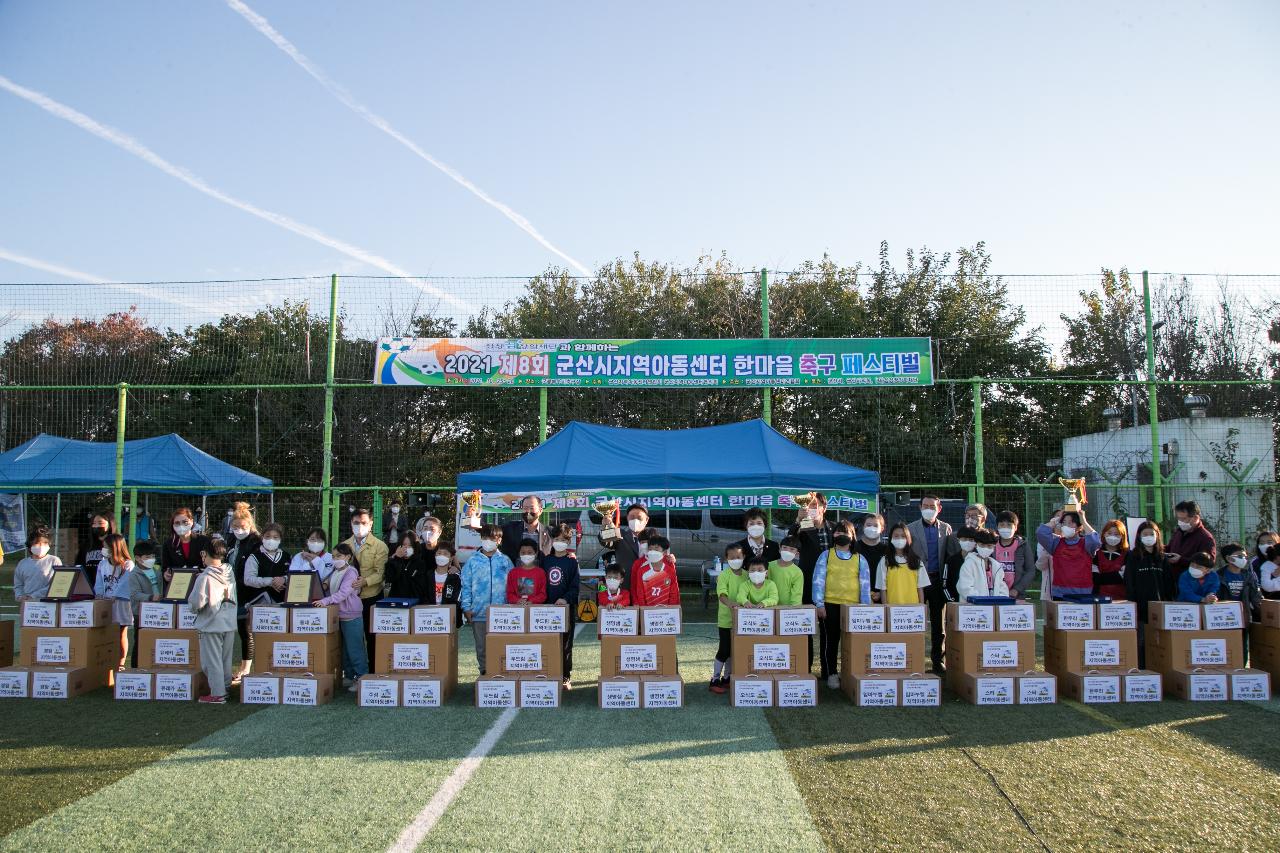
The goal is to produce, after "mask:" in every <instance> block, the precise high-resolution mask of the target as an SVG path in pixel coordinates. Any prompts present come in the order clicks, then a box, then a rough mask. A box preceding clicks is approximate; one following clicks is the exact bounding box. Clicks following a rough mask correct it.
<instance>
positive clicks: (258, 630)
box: [240, 605, 342, 705]
mask: <svg viewBox="0 0 1280 853" xmlns="http://www.w3.org/2000/svg"><path fill="white" fill-rule="evenodd" d="M249 627H250V630H252V631H253V672H252V673H251V674H249V675H246V676H245V677H244V678H242V679H241V680H240V701H241V702H242V703H244V704H246V705H323V704H324V703H326V702H330V701H332V700H333V693H334V690H335V689H336V687H337V685H340V684H342V636H341V635H340V634H339V633H338V630H339V629H338V608H337V605H330V606H328V607H278V606H274V605H265V606H258V607H251V608H249Z"/></svg>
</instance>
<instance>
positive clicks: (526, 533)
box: [498, 495, 551, 565]
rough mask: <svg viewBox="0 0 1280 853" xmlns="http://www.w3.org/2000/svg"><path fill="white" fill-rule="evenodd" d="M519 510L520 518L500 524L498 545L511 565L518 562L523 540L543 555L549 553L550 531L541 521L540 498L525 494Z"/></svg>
mask: <svg viewBox="0 0 1280 853" xmlns="http://www.w3.org/2000/svg"><path fill="white" fill-rule="evenodd" d="M520 510H521V512H522V513H523V515H522V516H521V517H520V518H518V519H516V520H515V521H508V522H507V523H506V524H504V525H502V544H500V545H499V546H498V548H499V550H501V551H502V553H504V554H506V555H507V558H508V559H509V560H511V563H512V565H514V564H516V563H518V562H520V546H521V545H523V544H524V543H525V542H532V543H533V544H534V547H536V548H537V549H538V553H540V554H542V555H544V556H545V555H547V554H550V553H551V531H550V530H549V529H548V528H547V526H546V525H545V524H543V523H542V499H541V498H539V497H538V496H537V495H526V496H525V498H524V499H523V500H521V501H520Z"/></svg>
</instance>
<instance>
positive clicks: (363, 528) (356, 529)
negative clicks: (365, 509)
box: [351, 524, 369, 538]
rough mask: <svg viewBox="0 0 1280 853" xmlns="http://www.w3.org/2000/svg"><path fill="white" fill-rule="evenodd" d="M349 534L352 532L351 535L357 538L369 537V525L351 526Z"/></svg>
mask: <svg viewBox="0 0 1280 853" xmlns="http://www.w3.org/2000/svg"><path fill="white" fill-rule="evenodd" d="M351 532H352V534H354V535H355V536H356V537H357V538H362V537H365V536H368V535H369V525H367V524H353V525H351Z"/></svg>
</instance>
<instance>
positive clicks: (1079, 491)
mask: <svg viewBox="0 0 1280 853" xmlns="http://www.w3.org/2000/svg"><path fill="white" fill-rule="evenodd" d="M1058 482H1059V483H1061V484H1062V488H1064V489H1066V490H1067V502H1066V503H1064V504H1063V505H1062V510H1063V512H1079V511H1080V507H1081V506H1083V505H1084V504H1086V503H1088V499H1087V498H1086V497H1085V487H1084V477H1072V478H1065V479H1064V478H1062V477H1059V478H1058Z"/></svg>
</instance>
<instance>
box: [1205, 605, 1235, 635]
mask: <svg viewBox="0 0 1280 853" xmlns="http://www.w3.org/2000/svg"><path fill="white" fill-rule="evenodd" d="M1237 628H1244V609H1243V608H1242V607H1241V606H1240V602H1238V601H1223V602H1219V603H1217V604H1206V605H1205V606H1204V629H1205V630H1206V631H1230V630H1233V629H1237Z"/></svg>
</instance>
